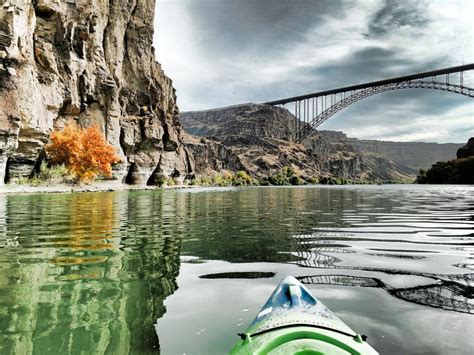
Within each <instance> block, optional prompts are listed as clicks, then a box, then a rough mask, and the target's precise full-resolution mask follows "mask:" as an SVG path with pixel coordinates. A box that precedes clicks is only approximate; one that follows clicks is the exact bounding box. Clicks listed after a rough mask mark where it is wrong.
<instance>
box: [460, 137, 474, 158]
mask: <svg viewBox="0 0 474 355" xmlns="http://www.w3.org/2000/svg"><path fill="white" fill-rule="evenodd" d="M456 156H457V158H458V159H462V158H469V157H472V156H474V137H471V138H469V140H468V141H467V144H466V145H465V146H463V147H461V148H459V149H458V151H457V153H456Z"/></svg>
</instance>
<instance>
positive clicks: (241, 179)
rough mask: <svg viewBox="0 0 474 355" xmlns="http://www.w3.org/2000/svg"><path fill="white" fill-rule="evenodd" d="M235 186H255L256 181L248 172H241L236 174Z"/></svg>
mask: <svg viewBox="0 0 474 355" xmlns="http://www.w3.org/2000/svg"><path fill="white" fill-rule="evenodd" d="M233 184H234V185H236V186H245V185H253V184H254V181H253V179H252V177H251V176H250V175H249V174H248V173H247V172H246V171H243V170H239V171H237V172H236V173H235V177H234V180H233Z"/></svg>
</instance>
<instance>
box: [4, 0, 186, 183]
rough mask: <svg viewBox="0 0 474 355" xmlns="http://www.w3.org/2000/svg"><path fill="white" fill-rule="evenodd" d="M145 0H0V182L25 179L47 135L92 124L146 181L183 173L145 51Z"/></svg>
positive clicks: (167, 108) (121, 169) (162, 88)
mask: <svg viewBox="0 0 474 355" xmlns="http://www.w3.org/2000/svg"><path fill="white" fill-rule="evenodd" d="M154 5H155V1H154V0H109V1H101V0H66V1H62V0H37V1H30V0H15V1H8V0H0V181H2V182H3V181H4V180H14V179H17V178H19V177H24V176H28V175H30V174H31V173H32V171H33V169H34V167H35V165H37V164H38V163H39V161H40V160H41V159H43V155H42V152H43V147H44V145H45V143H46V142H47V141H48V138H49V134H50V133H51V131H52V130H53V129H59V128H61V127H63V126H64V124H65V122H66V121H67V120H70V119H73V120H77V121H78V122H79V123H80V124H81V125H84V126H86V125H90V124H98V125H99V126H100V128H101V129H102V130H103V132H104V133H105V135H106V137H107V140H108V141H109V142H110V143H111V144H113V145H114V146H115V147H116V148H117V150H118V152H119V154H120V156H121V157H122V163H121V164H119V165H118V166H116V167H115V169H114V170H115V176H116V177H117V178H119V179H124V180H126V181H127V182H129V183H140V184H142V183H150V184H152V183H154V182H155V181H157V180H158V179H160V178H163V177H164V178H168V177H173V178H175V179H176V180H178V182H179V181H180V180H181V181H182V180H183V179H184V178H186V177H187V176H188V175H192V171H193V167H192V166H191V161H190V159H189V158H188V154H187V152H186V150H185V148H184V145H183V144H182V141H181V127H180V124H179V122H178V121H177V118H176V116H177V114H178V108H177V105H176V95H175V90H174V88H173V86H172V83H171V80H170V79H169V78H168V77H166V76H165V74H164V73H163V71H162V69H161V67H160V65H159V64H158V63H157V62H156V61H155V57H154V51H153V48H152V35H153V18H154Z"/></svg>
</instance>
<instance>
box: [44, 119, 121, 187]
mask: <svg viewBox="0 0 474 355" xmlns="http://www.w3.org/2000/svg"><path fill="white" fill-rule="evenodd" d="M50 140H51V142H50V143H49V144H47V145H46V147H45V148H46V154H47V156H48V158H49V160H50V162H51V164H53V165H58V164H64V165H65V166H66V168H68V170H69V171H70V172H71V173H73V174H74V175H75V176H76V178H77V179H78V180H79V181H89V180H92V179H94V178H95V177H97V175H99V174H100V175H104V176H108V177H110V176H111V175H112V164H114V163H118V162H119V161H120V159H119V157H118V156H117V151H116V149H115V148H114V147H113V146H112V145H111V144H109V143H108V142H107V141H106V140H105V137H104V135H103V134H102V132H101V131H100V129H99V126H97V125H93V126H90V127H87V128H82V127H79V126H78V125H77V124H76V123H75V122H74V121H71V122H68V123H67V124H66V126H65V127H64V129H63V130H62V131H55V132H53V133H51V137H50Z"/></svg>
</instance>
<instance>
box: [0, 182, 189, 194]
mask: <svg viewBox="0 0 474 355" xmlns="http://www.w3.org/2000/svg"><path fill="white" fill-rule="evenodd" d="M191 187H193V186H189V185H176V186H165V187H159V186H148V185H129V184H125V183H123V182H120V181H113V180H110V181H96V182H93V183H87V184H79V185H67V184H44V185H38V186H32V185H27V184H25V185H18V184H14V183H13V184H5V185H2V186H0V196H1V195H12V194H22V195H29V194H42V193H80V192H113V191H134V190H171V189H182V188H191Z"/></svg>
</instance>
